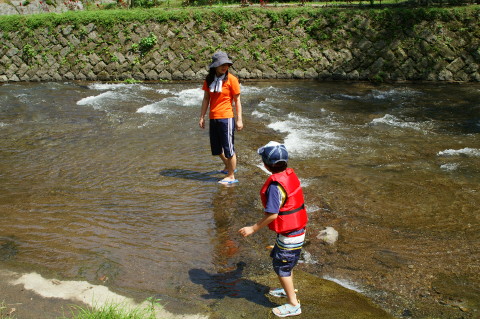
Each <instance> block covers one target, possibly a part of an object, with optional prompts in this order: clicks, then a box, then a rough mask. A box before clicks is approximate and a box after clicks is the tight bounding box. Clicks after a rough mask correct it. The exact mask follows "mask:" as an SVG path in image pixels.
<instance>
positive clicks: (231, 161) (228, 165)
mask: <svg viewBox="0 0 480 319" xmlns="http://www.w3.org/2000/svg"><path fill="white" fill-rule="evenodd" d="M219 156H220V158H221V159H222V161H223V164H225V170H226V171H227V172H228V174H227V176H226V177H225V178H224V179H225V180H234V179H235V168H236V167H237V154H233V156H232V157H230V158H226V157H225V155H224V154H223V153H222V154H220V155H219Z"/></svg>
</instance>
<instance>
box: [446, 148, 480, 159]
mask: <svg viewBox="0 0 480 319" xmlns="http://www.w3.org/2000/svg"><path fill="white" fill-rule="evenodd" d="M437 155H438V156H472V157H480V149H478V148H470V147H465V148H462V149H460V150H453V149H449V150H445V151H441V152H438V154H437Z"/></svg>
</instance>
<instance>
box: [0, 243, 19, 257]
mask: <svg viewBox="0 0 480 319" xmlns="http://www.w3.org/2000/svg"><path fill="white" fill-rule="evenodd" d="M17 253H18V248H17V245H16V244H15V242H14V241H13V240H11V239H9V238H0V261H7V260H10V259H13V258H14V257H15V255H16V254H17Z"/></svg>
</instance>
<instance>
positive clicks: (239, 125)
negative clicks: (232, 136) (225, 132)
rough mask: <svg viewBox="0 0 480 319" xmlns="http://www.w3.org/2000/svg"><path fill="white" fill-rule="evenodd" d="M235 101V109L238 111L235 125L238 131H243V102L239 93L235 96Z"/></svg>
mask: <svg viewBox="0 0 480 319" xmlns="http://www.w3.org/2000/svg"><path fill="white" fill-rule="evenodd" d="M233 102H234V104H235V109H236V111H237V116H236V118H237V121H236V123H235V126H236V128H237V131H241V130H242V129H243V120H242V102H240V94H237V95H235V96H234V97H233Z"/></svg>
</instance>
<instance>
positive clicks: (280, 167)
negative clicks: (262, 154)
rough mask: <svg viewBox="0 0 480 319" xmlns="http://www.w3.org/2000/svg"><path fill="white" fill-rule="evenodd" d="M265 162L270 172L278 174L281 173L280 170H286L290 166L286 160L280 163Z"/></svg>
mask: <svg viewBox="0 0 480 319" xmlns="http://www.w3.org/2000/svg"><path fill="white" fill-rule="evenodd" d="M263 163H264V164H265V166H266V167H267V168H268V170H269V171H270V172H272V173H273V174H276V173H280V172H283V171H284V170H286V169H287V167H288V163H287V162H285V161H280V162H278V163H275V164H273V165H268V164H267V163H265V162H263Z"/></svg>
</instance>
